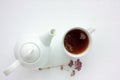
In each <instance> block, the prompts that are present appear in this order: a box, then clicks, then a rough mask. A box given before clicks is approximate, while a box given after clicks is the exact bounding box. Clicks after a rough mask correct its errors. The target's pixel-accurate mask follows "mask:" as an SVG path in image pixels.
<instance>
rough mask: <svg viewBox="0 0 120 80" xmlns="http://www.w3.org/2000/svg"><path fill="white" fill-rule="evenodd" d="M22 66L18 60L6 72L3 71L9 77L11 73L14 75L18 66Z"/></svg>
mask: <svg viewBox="0 0 120 80" xmlns="http://www.w3.org/2000/svg"><path fill="white" fill-rule="evenodd" d="M19 65H20V62H19V61H18V60H16V61H15V62H13V63H12V65H10V66H9V67H8V68H7V69H6V70H4V71H3V73H4V74H5V75H6V76H8V75H9V74H10V73H12V72H13V71H14V70H15V69H16V68H17V66H19Z"/></svg>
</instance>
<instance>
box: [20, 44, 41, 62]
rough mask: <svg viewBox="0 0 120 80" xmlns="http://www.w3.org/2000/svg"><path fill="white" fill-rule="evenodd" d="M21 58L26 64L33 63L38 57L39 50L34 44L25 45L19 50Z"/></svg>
mask: <svg viewBox="0 0 120 80" xmlns="http://www.w3.org/2000/svg"><path fill="white" fill-rule="evenodd" d="M20 56H21V58H22V59H23V60H24V61H25V62H27V63H33V62H35V61H36V60H37V59H38V58H39V57H40V49H39V47H38V46H37V45H36V44H35V43H30V42H28V43H25V44H23V45H22V46H21V49H20Z"/></svg>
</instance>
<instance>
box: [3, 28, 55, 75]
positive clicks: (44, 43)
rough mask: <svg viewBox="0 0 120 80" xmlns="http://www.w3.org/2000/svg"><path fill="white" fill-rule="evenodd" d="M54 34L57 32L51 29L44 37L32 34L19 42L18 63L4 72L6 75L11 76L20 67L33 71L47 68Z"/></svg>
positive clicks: (16, 52) (16, 49)
mask: <svg viewBox="0 0 120 80" xmlns="http://www.w3.org/2000/svg"><path fill="white" fill-rule="evenodd" d="M54 34H55V30H54V29H51V30H50V31H49V32H48V33H46V34H45V35H43V36H39V35H36V34H31V35H30V36H25V37H24V38H22V39H21V40H19V41H18V42H17V44H16V46H15V58H16V61H15V62H14V63H13V64H12V65H10V66H9V67H8V68H7V69H6V70H4V74H5V75H9V74H10V73H11V72H13V71H14V69H15V68H16V67H17V66H19V65H22V66H23V67H27V68H32V69H36V68H39V67H41V68H42V67H45V66H46V64H47V62H48V56H49V54H50V52H51V51H50V50H51V49H50V43H51V40H52V38H53V36H54Z"/></svg>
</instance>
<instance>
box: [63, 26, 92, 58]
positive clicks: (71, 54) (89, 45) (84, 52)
mask: <svg viewBox="0 0 120 80" xmlns="http://www.w3.org/2000/svg"><path fill="white" fill-rule="evenodd" d="M73 29H80V30H82V31H84V32H85V33H86V34H87V36H88V38H89V44H88V47H87V48H86V49H85V50H84V51H83V52H82V53H80V54H73V53H71V52H69V51H68V50H67V49H66V48H65V46H64V38H65V35H66V34H67V33H68V32H69V31H71V30H73ZM91 43H92V38H91V35H90V33H89V32H88V30H87V29H85V28H82V27H73V28H70V29H69V30H67V31H66V32H65V33H64V35H63V40H62V44H63V48H64V51H65V53H66V54H67V55H68V56H70V57H73V58H79V57H82V56H84V55H86V54H87V53H88V51H89V49H90V47H91Z"/></svg>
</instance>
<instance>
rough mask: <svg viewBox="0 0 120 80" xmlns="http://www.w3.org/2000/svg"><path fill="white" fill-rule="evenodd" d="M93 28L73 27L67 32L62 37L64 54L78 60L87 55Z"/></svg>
mask: <svg viewBox="0 0 120 80" xmlns="http://www.w3.org/2000/svg"><path fill="white" fill-rule="evenodd" d="M94 31H95V29H93V28H88V29H85V28H82V27H74V28H71V29H69V30H67V31H66V32H65V34H64V36H63V48H64V50H65V52H66V54H67V55H68V56H70V57H73V58H79V57H81V56H84V55H85V54H87V53H88V51H89V49H90V48H91V43H92V38H91V33H92V32H94Z"/></svg>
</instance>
